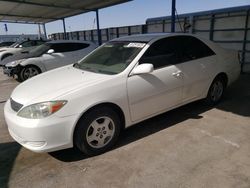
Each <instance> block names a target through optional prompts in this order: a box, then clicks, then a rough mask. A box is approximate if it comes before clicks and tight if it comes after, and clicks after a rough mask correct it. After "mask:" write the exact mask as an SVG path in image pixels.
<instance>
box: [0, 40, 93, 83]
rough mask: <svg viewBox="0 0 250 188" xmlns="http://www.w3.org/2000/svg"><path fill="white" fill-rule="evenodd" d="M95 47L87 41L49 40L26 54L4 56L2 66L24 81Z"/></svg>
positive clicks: (7, 72)
mask: <svg viewBox="0 0 250 188" xmlns="http://www.w3.org/2000/svg"><path fill="white" fill-rule="evenodd" d="M96 48H97V45H96V44H94V43H93V42H88V41H75V40H57V41H50V42H47V43H45V44H42V45H41V46H38V47H37V48H35V49H33V50H31V51H29V52H28V53H26V54H22V55H19V56H13V57H11V58H6V60H5V61H7V62H8V63H7V64H5V65H4V66H3V71H4V73H5V74H7V75H9V76H13V75H17V77H18V79H19V81H24V80H27V79H29V78H31V77H33V76H36V75H38V74H40V73H42V72H45V71H48V70H51V69H55V68H58V67H62V66H65V65H69V64H72V63H75V62H77V61H79V60H80V59H82V58H83V57H85V56H86V55H87V54H89V53H90V52H91V51H93V50H94V49H96Z"/></svg>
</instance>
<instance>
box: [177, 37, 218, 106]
mask: <svg viewBox="0 0 250 188" xmlns="http://www.w3.org/2000/svg"><path fill="white" fill-rule="evenodd" d="M178 37H179V38H180V39H181V41H182V51H181V53H180V61H181V62H182V63H181V66H182V68H181V69H182V70H181V71H182V74H183V79H184V85H183V97H182V98H183V102H188V101H192V100H194V99H196V98H200V97H201V96H202V95H204V91H205V90H206V89H207V88H208V87H209V86H208V85H209V84H210V82H211V79H210V76H209V70H213V67H215V66H216V65H215V63H216V55H215V53H214V51H213V50H212V49H210V48H209V47H208V46H207V45H206V44H205V43H203V42H202V41H201V40H199V39H197V38H195V37H193V36H178Z"/></svg>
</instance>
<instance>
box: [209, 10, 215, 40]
mask: <svg viewBox="0 0 250 188" xmlns="http://www.w3.org/2000/svg"><path fill="white" fill-rule="evenodd" d="M214 21H215V16H214V14H213V15H212V16H211V20H210V32H209V40H211V41H213V40H214Z"/></svg>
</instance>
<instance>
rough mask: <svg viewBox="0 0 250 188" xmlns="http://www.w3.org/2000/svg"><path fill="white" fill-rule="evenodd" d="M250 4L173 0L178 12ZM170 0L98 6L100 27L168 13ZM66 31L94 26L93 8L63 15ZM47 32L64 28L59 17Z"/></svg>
mask: <svg viewBox="0 0 250 188" xmlns="http://www.w3.org/2000/svg"><path fill="white" fill-rule="evenodd" d="M242 5H250V0H176V9H177V12H178V14H182V13H191V12H197V11H205V10H213V9H219V8H226V7H235V6H242ZM170 14H171V0H134V1H131V2H128V3H123V4H120V5H116V6H112V7H108V8H104V9H100V10H99V18H100V27H101V28H108V27H118V26H127V25H137V24H144V23H145V22H146V19H148V18H154V17H161V16H169V15H170ZM65 22H66V30H67V31H77V30H88V29H96V24H95V12H89V13H86V14H81V15H78V16H74V17H70V18H67V19H65ZM7 25H8V33H7V34H37V33H38V25H31V24H10V23H7ZM46 30H47V34H51V33H57V32H63V25H62V21H61V20H59V21H54V22H50V23H47V24H46ZM3 34H6V32H5V30H4V23H0V35H3Z"/></svg>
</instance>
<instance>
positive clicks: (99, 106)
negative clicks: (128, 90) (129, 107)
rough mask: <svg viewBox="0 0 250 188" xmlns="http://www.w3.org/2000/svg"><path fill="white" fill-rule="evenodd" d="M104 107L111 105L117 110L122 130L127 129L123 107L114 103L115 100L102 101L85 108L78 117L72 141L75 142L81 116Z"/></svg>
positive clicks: (110, 106)
mask: <svg viewBox="0 0 250 188" xmlns="http://www.w3.org/2000/svg"><path fill="white" fill-rule="evenodd" d="M102 107H109V108H111V109H113V110H114V111H115V112H117V114H118V116H119V118H120V120H121V123H122V124H121V130H123V129H125V123H126V119H125V114H124V112H123V110H122V108H121V107H120V106H119V105H117V104H115V103H113V102H102V103H99V104H95V105H93V106H90V107H89V108H87V109H86V110H84V111H83V112H82V113H81V114H80V115H79V117H78V119H77V120H76V122H75V125H74V127H73V131H72V133H71V138H72V143H74V134H75V129H76V126H77V124H78V122H79V121H80V120H81V118H83V117H84V115H86V114H87V113H89V112H90V111H92V110H94V109H96V108H102Z"/></svg>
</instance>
